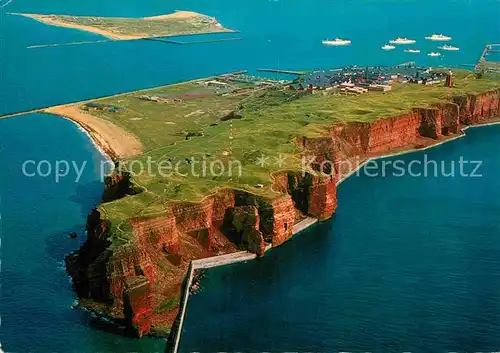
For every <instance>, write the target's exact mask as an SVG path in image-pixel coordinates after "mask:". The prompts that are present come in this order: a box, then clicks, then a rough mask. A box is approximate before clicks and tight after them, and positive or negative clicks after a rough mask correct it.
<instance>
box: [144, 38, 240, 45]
mask: <svg viewBox="0 0 500 353" xmlns="http://www.w3.org/2000/svg"><path fill="white" fill-rule="evenodd" d="M142 40H149V41H153V42H160V43H166V44H176V45H189V44H203V43H218V42H232V41H236V40H243V37H236V38H219V39H206V40H195V41H191V42H189V41H185V42H181V41H177V40H171V39H165V38H161V37H158V38H142Z"/></svg>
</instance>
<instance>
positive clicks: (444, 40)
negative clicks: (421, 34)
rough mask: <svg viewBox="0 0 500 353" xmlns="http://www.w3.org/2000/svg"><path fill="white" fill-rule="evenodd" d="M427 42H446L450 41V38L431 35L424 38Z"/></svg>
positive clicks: (442, 35)
mask: <svg viewBox="0 0 500 353" xmlns="http://www.w3.org/2000/svg"><path fill="white" fill-rule="evenodd" d="M425 39H427V40H434V41H438V42H447V41H449V40H451V37H448V36H445V35H444V34H433V35H432V36H430V37H425Z"/></svg>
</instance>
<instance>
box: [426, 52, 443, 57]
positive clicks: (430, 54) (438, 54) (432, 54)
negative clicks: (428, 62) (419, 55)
mask: <svg viewBox="0 0 500 353" xmlns="http://www.w3.org/2000/svg"><path fill="white" fill-rule="evenodd" d="M427 55H429V56H441V53H434V52H432V53H429V54H427Z"/></svg>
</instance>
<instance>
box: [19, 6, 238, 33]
mask: <svg viewBox="0 0 500 353" xmlns="http://www.w3.org/2000/svg"><path fill="white" fill-rule="evenodd" d="M10 14H11V15H19V16H24V17H28V18H32V19H34V20H37V21H40V22H42V23H45V24H48V25H52V26H58V27H66V28H73V29H78V30H81V31H86V32H91V33H95V34H99V35H102V36H104V37H106V38H109V39H112V40H134V39H145V38H159V37H170V36H180V35H193V34H205V33H207V34H208V33H221V32H234V31H233V30H231V29H228V28H224V27H223V26H222V25H221V24H220V23H219V22H217V20H216V19H215V18H214V17H209V16H206V15H202V14H199V13H197V12H192V11H176V12H174V13H171V14H166V15H160V16H154V17H141V18H131V17H97V16H70V15H42V14H29V13H10Z"/></svg>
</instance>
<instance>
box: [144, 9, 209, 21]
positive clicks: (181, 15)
mask: <svg viewBox="0 0 500 353" xmlns="http://www.w3.org/2000/svg"><path fill="white" fill-rule="evenodd" d="M202 16H203V15H202V14H199V13H198V12H194V11H179V10H176V11H175V12H174V13H169V14H167V15H160V16H152V17H144V19H145V20H153V21H164V20H176V19H177V20H178V19H186V18H194V17H202Z"/></svg>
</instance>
